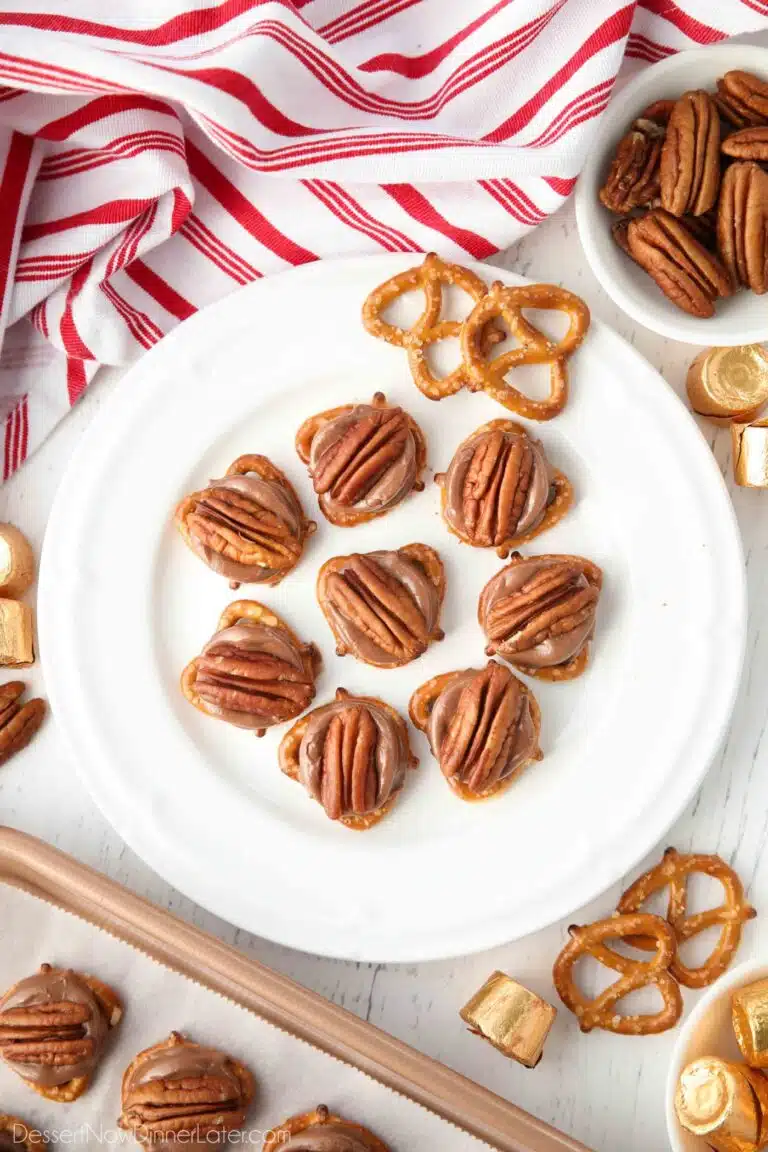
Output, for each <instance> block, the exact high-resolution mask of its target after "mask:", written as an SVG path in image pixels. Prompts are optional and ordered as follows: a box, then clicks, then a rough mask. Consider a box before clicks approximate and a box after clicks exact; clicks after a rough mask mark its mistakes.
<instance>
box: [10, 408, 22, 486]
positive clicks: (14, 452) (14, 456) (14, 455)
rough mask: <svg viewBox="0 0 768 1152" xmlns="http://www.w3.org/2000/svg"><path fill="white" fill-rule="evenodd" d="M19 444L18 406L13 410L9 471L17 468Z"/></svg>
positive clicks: (19, 413)
mask: <svg viewBox="0 0 768 1152" xmlns="http://www.w3.org/2000/svg"><path fill="white" fill-rule="evenodd" d="M20 443H21V411H20V406H19V404H16V406H15V407H14V409H13V439H12V441H11V471H12V472H15V471H16V469H17V468H18V466H19V446H20Z"/></svg>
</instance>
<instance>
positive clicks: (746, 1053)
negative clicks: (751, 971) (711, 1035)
mask: <svg viewBox="0 0 768 1152" xmlns="http://www.w3.org/2000/svg"><path fill="white" fill-rule="evenodd" d="M731 1006H732V1011H733V1030H734V1032H735V1033H736V1040H737V1042H738V1045H739V1048H740V1049H741V1053H742V1055H743V1057H744V1059H745V1060H746V1062H747V1064H749V1065H751V1067H752V1068H768V980H758V981H756V983H754V984H748V985H747V986H746V988H739V989H738V991H736V992H734V994H733V996H732V998H731Z"/></svg>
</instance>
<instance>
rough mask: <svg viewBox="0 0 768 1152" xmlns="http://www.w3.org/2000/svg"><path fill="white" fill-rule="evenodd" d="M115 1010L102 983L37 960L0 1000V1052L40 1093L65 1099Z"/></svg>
mask: <svg viewBox="0 0 768 1152" xmlns="http://www.w3.org/2000/svg"><path fill="white" fill-rule="evenodd" d="M121 1016H122V1008H121V1006H120V1001H119V1000H118V998H117V996H116V995H115V993H114V992H113V991H112V989H111V988H109V987H107V985H105V984H101V982H99V981H96V980H94V979H93V978H92V977H89V976H80V975H79V974H78V973H76V972H72V971H70V970H69V969H66V970H65V969H58V968H52V967H51V965H50V964H43V965H42V966H41V968H40V971H39V972H38V973H37V974H36V975H35V976H30V977H29V978H28V979H26V980H21V981H20V982H19V983H18V984H16V985H14V987H13V988H11V989H10V991H9V992H7V993H6V994H5V996H4V997H3V998H2V1000H0V1055H2V1057H3V1059H4V1060H5V1061H6V1063H7V1064H8V1065H9V1066H10V1067H11V1068H12V1069H13V1070H14V1071H15V1072H17V1073H18V1074H19V1076H21V1077H22V1078H23V1079H24V1080H26V1081H27V1082H28V1083H29V1084H30V1085H31V1086H32V1087H33V1088H34V1089H35V1090H36V1091H38V1092H40V1093H41V1094H42V1095H43V1096H46V1097H48V1098H49V1099H52V1100H58V1101H60V1102H69V1101H71V1100H75V1099H77V1097H78V1096H80V1095H81V1094H82V1092H83V1091H85V1088H86V1087H87V1085H88V1083H89V1081H90V1078H91V1076H92V1074H93V1072H94V1069H95V1068H96V1065H97V1063H98V1060H99V1057H100V1056H101V1054H102V1051H103V1049H104V1044H105V1041H106V1037H107V1033H108V1031H109V1029H110V1028H112V1027H114V1026H115V1025H116V1024H117V1023H118V1022H119V1020H120V1018H121Z"/></svg>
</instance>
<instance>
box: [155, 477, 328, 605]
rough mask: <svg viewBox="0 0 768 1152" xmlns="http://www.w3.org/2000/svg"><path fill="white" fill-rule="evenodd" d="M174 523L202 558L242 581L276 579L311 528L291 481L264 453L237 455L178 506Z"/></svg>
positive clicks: (285, 572) (269, 581) (276, 581)
mask: <svg viewBox="0 0 768 1152" xmlns="http://www.w3.org/2000/svg"><path fill="white" fill-rule="evenodd" d="M175 521H176V525H177V527H178V529H179V531H180V532H181V535H182V536H183V537H184V539H185V541H186V542H187V544H188V545H189V547H190V548H191V549H192V551H193V552H194V553H195V555H196V556H199V557H200V559H201V560H202V561H203V562H204V563H206V564H207V565H208V567H209V568H212V569H213V571H214V572H219V573H220V574H221V575H222V576H226V577H227V579H228V580H229V581H230V582H231V587H233V588H237V587H238V586H239V585H240V584H272V585H274V584H279V583H280V581H281V580H282V579H283V578H284V577H285V576H287V575H288V573H289V572H291V571H292V570H293V569H294V568H295V567H296V565H297V564H298V562H299V560H300V559H301V554H302V551H303V549H304V543H305V541H306V538H307V536H309V535H310V533H312V532H314V530H315V527H316V525H315V523H314V521H313V520H307V518H306V517H305V515H304V513H303V511H302V509H301V504H300V503H299V498H298V496H297V495H296V493H295V491H294V489H293V486H292V485H291V483H290V481H289V480H288V479H287V477H286V476H285V475H284V474H283V473H282V472H281V471H280V469H279V468H276V467H275V465H274V464H272V462H271V461H270V460H268V459H267V458H266V456H239V457H238V458H237V460H235V461H234V462H233V463H232V464H230V466H229V468H228V469H227V474H226V476H224V477H222V479H221V480H211V481H210V483H209V484H208V487H207V488H204V489H203V490H202V491H201V492H193V493H192V494H191V495H190V496H185V497H184V499H183V500H182V501H181V502H180V504H179V505H178V506H177V508H176V514H175Z"/></svg>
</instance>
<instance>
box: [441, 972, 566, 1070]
mask: <svg viewBox="0 0 768 1152" xmlns="http://www.w3.org/2000/svg"><path fill="white" fill-rule="evenodd" d="M459 1015H460V1016H461V1018H462V1020H463V1021H464V1023H465V1024H468V1025H469V1027H470V1029H471V1030H472V1031H473V1032H474V1033H476V1035H478V1036H482V1037H483V1038H484V1039H485V1040H487V1041H488V1042H489V1043H490V1044H493V1046H494V1048H498V1049H499V1051H500V1052H503V1053H504V1055H505V1056H510V1057H511V1058H512V1059H513V1060H517V1061H518V1063H520V1064H524V1065H525V1067H526V1068H534V1067H535V1066H536V1065H537V1064H538V1062H539V1060H540V1059H541V1054H542V1051H543V1049H544V1042H545V1040H546V1039H547V1036H548V1035H549V1030H550V1028H551V1027H552V1023H553V1021H554V1019H555V1016H556V1015H557V1012H556V1010H555V1009H554V1008H553V1007H552V1005H551V1004H547V1002H546V1000H542V999H541V997H540V996H537V995H536V994H535V992H529V991H528V989H527V988H524V987H523V985H522V984H518V983H517V981H516V980H513V979H512V978H511V977H510V976H506V975H505V974H504V973H503V972H494V973H493V975H492V976H490V977H489V978H488V979H487V980H486V982H485V984H483V986H482V988H481V989H480V990H479V991H478V992H476V993H475V995H474V996H473V997H472V999H471V1000H470V1001H469V1002H468V1003H467V1004H465V1005H464V1007H463V1008H462V1009H461V1012H460V1013H459Z"/></svg>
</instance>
